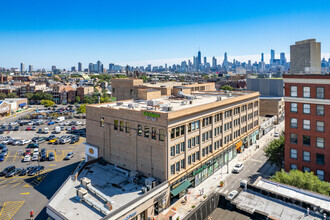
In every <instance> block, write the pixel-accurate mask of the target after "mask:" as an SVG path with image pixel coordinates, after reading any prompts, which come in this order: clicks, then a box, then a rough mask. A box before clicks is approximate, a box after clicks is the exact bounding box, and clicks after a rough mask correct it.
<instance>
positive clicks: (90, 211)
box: [48, 163, 146, 220]
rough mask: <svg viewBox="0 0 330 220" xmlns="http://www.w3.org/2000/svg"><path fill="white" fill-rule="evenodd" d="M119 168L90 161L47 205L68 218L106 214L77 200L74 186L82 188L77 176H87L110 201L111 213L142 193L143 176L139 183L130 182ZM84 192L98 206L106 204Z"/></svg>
mask: <svg viewBox="0 0 330 220" xmlns="http://www.w3.org/2000/svg"><path fill="white" fill-rule="evenodd" d="M119 169H121V168H119ZM119 169H118V168H117V167H115V166H114V165H111V164H106V165H101V164H99V163H93V164H91V165H88V166H86V167H85V168H84V170H83V171H82V172H81V174H80V175H79V176H78V178H77V180H72V179H69V180H68V181H67V182H66V183H65V184H64V185H63V186H62V188H61V189H60V190H59V191H58V192H57V194H56V195H55V196H54V197H53V198H52V200H51V201H50V202H49V204H48V206H50V207H51V208H53V209H55V210H56V211H57V212H59V213H60V214H61V215H63V216H64V217H66V218H68V219H82V220H85V219H86V220H90V219H101V218H103V217H105V214H102V213H101V212H100V211H99V210H97V209H95V208H93V207H92V206H91V205H89V204H87V203H86V202H85V201H83V202H79V200H78V199H77V189H78V188H80V187H81V184H80V179H81V178H82V177H87V178H88V179H90V180H91V185H92V186H93V187H95V188H96V189H97V190H99V191H101V192H102V193H103V194H105V195H106V196H108V197H109V198H110V199H111V200H112V201H113V204H112V210H111V211H110V214H111V213H112V212H114V211H116V210H118V209H119V208H121V207H124V206H125V205H127V204H128V203H130V202H131V201H133V200H135V199H136V198H138V197H140V196H141V195H143V194H142V193H141V191H142V187H144V186H145V185H144V184H145V179H146V178H145V177H142V178H141V179H140V181H139V182H138V183H133V182H132V181H130V177H128V176H126V175H125V174H124V173H123V172H121V171H120V170H119ZM87 191H88V194H87V197H88V198H89V199H91V200H92V201H93V202H94V203H97V204H98V205H99V206H102V207H107V206H106V205H105V202H104V201H103V200H101V199H100V198H99V197H98V196H96V195H94V194H93V193H91V192H90V191H89V190H87Z"/></svg>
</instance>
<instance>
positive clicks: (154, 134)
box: [151, 127, 157, 140]
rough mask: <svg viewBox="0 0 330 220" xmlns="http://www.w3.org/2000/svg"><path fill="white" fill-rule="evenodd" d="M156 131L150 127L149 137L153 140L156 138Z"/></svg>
mask: <svg viewBox="0 0 330 220" xmlns="http://www.w3.org/2000/svg"><path fill="white" fill-rule="evenodd" d="M156 131H157V129H156V128H154V127H152V128H151V138H152V139H154V140H156V133H157V132H156Z"/></svg>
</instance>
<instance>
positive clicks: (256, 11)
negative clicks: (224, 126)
mask: <svg viewBox="0 0 330 220" xmlns="http://www.w3.org/2000/svg"><path fill="white" fill-rule="evenodd" d="M1 6H2V8H6V9H7V10H4V11H3V12H2V14H1V15H0V17H1V19H0V41H1V42H5V43H3V44H2V48H1V49H2V52H3V53H1V54H0V60H1V65H0V66H4V67H6V68H10V67H18V65H19V64H20V63H21V62H24V63H25V64H26V65H28V64H33V65H34V69H39V68H50V66H52V65H56V66H59V67H60V68H70V67H71V66H72V65H76V64H77V63H78V62H81V63H83V65H84V67H85V68H86V64H88V63H89V62H90V61H93V60H95V61H96V60H101V61H103V63H116V64H120V65H126V64H129V65H134V66H136V65H147V64H152V65H164V64H165V63H168V64H171V61H172V60H173V63H178V60H180V61H181V60H187V59H188V58H189V59H191V55H192V54H195V52H196V51H198V48H201V51H203V53H204V55H203V56H207V57H213V56H215V57H219V58H220V57H221V56H222V55H223V54H224V52H227V53H228V58H229V60H231V59H232V58H231V57H235V59H238V60H241V61H242V62H243V61H244V60H243V59H242V58H240V56H242V57H243V56H244V57H245V61H247V60H248V59H251V61H252V62H253V61H254V59H253V58H251V57H254V56H257V57H258V60H259V56H260V54H261V53H264V54H265V55H267V54H268V52H269V51H270V49H274V50H275V51H277V52H278V54H279V52H284V53H286V54H289V50H288V48H289V45H291V44H293V43H294V42H295V41H299V40H302V39H309V38H316V39H318V40H319V41H320V42H322V54H326V56H325V58H329V54H330V42H329V40H328V36H329V35H330V30H329V29H327V28H326V27H327V25H328V24H327V21H328V20H330V3H329V2H328V1H324V0H317V1H315V2H314V4H310V2H309V1H299V4H298V1H290V2H286V1H279V2H278V4H276V6H272V7H271V9H270V8H269V6H268V5H267V4H264V2H263V1H257V2H255V4H250V3H248V2H244V1H237V2H235V5H234V4H233V3H229V2H218V1H207V2H205V3H203V4H200V3H199V2H197V1H189V2H185V1H183V2H181V1H180V2H179V3H178V2H171V1H170V2H167V4H164V5H161V4H159V3H155V2H151V1H145V2H143V3H140V2H134V1H128V2H126V3H125V4H124V3H120V2H108V1H98V2H96V3H93V4H90V2H88V1H79V4H78V2H76V1H70V2H67V1H57V2H56V4H55V3H48V2H41V1H34V2H32V3H31V2H24V1H20V7H19V8H17V5H16V4H14V3H13V2H2V3H1ZM232 8H235V10H234V12H233V10H231V9H232ZM68 9H70V12H68ZM11 11H16V13H15V16H13V15H12V13H11ZM27 11H29V13H26V12H27ZM59 15H60V16H59ZM322 58H323V57H322ZM268 60H269V59H268ZM268 60H267V59H266V58H265V61H268Z"/></svg>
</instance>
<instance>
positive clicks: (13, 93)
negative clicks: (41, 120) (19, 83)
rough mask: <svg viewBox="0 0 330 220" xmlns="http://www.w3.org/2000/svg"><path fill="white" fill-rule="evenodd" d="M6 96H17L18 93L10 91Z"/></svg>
mask: <svg viewBox="0 0 330 220" xmlns="http://www.w3.org/2000/svg"><path fill="white" fill-rule="evenodd" d="M7 97H8V98H18V95H17V94H16V92H10V93H8V96H7Z"/></svg>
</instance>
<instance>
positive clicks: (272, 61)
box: [269, 50, 275, 65]
mask: <svg viewBox="0 0 330 220" xmlns="http://www.w3.org/2000/svg"><path fill="white" fill-rule="evenodd" d="M274 59H275V50H270V62H269V63H270V65H273V64H274Z"/></svg>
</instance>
